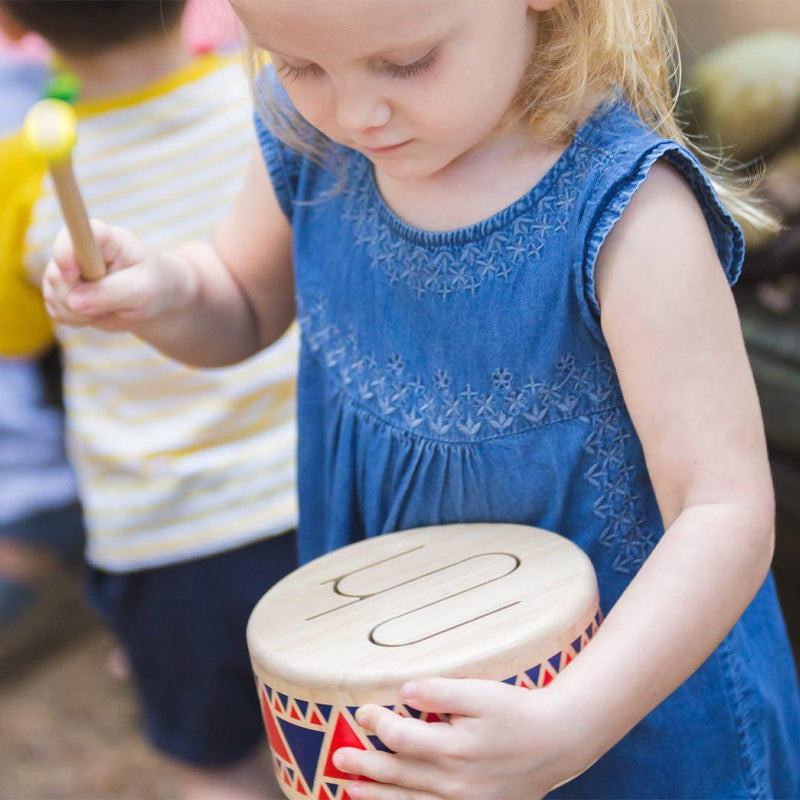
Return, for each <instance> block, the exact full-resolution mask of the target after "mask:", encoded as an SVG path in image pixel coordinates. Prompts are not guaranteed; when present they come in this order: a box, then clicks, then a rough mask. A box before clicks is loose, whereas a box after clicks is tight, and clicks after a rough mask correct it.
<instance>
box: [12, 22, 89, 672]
mask: <svg viewBox="0 0 800 800" xmlns="http://www.w3.org/2000/svg"><path fill="white" fill-rule="evenodd" d="M48 77H49V71H48V69H47V67H46V66H45V64H44V63H43V54H42V53H41V50H39V49H32V48H31V45H30V44H26V46H25V47H24V48H23V47H16V46H15V45H14V44H13V43H12V42H9V41H8V40H6V39H5V38H4V37H3V35H2V31H0V96H2V98H3V102H2V105H0V137H2V136H4V135H6V134H7V133H8V132H10V131H12V130H16V129H18V128H19V126H20V124H21V123H22V120H23V119H24V118H25V114H26V112H27V110H28V109H29V108H30V106H31V105H32V104H33V103H34V102H36V100H38V99H39V97H41V93H42V90H43V88H44V87H45V85H46V83H47V81H48ZM0 169H2V167H0ZM44 363H45V360H44V359H38V360H34V359H30V360H29V359H15V360H8V359H3V358H0V640H5V641H6V642H7V641H8V639H7V636H8V635H9V634H11V633H16V632H17V631H19V630H21V628H25V627H26V620H27V614H26V612H28V611H30V610H32V609H33V608H34V607H35V606H36V605H37V601H38V600H42V601H43V602H47V601H46V599H45V598H46V596H47V595H48V593H49V592H50V589H51V588H52V587H53V582H54V578H55V576H57V575H58V573H59V568H60V566H61V563H60V562H61V561H62V559H65V558H66V559H67V560H70V561H71V560H77V559H78V558H79V557H80V553H81V551H82V549H83V527H82V522H81V513H80V508H79V506H78V503H77V496H78V494H77V491H78V490H77V485H76V483H75V477H74V475H73V474H72V471H71V469H70V466H69V464H68V463H67V458H66V454H65V452H64V435H63V426H64V420H63V415H62V413H61V410H60V408H58V407H57V405H56V404H55V403H54V402H51V401H52V400H53V398H50V397H48V391H47V389H48V385H49V382H48V381H46V380H45V374H44ZM46 363H47V364H48V365H50V364H56V363H57V357H56V356H55V353H52V354H51V355H50V356H49V357H48V358H47V359H46ZM50 371H51V370H49V371H48V374H49V372H50ZM55 591H56V592H58V590H57V589H56V590H55ZM52 597H54V596H51V599H52ZM17 622H19V623H20V625H17V624H16V623H17ZM26 633H27V631H26ZM39 633H41V632H36V633H34V636H38V635H39ZM16 638H17V639H18V638H19V637H16ZM22 638H23V639H26V636H25V634H23V635H22ZM12 651H15V652H16V648H12ZM0 654H2V657H3V658H5V657H6V656H7V653H6V651H5V648H0Z"/></svg>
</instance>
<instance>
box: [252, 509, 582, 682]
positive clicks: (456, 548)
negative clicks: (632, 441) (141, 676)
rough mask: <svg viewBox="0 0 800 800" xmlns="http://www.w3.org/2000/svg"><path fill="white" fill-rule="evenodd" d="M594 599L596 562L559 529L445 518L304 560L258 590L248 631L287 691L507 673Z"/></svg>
mask: <svg viewBox="0 0 800 800" xmlns="http://www.w3.org/2000/svg"><path fill="white" fill-rule="evenodd" d="M597 601H598V598H597V583H596V579H595V575H594V570H593V568H592V565H591V563H590V561H589V559H588V558H587V557H586V555H585V554H584V553H583V552H582V551H581V550H580V549H579V548H578V547H577V546H575V545H574V544H572V543H571V542H569V541H568V540H567V539H564V538H563V537H561V536H558V535H556V534H554V533H550V532H548V531H544V530H540V529H538V528H529V527H525V526H521V525H506V524H468V525H467V524H465V525H445V526H437V527H431V528H418V529H416V530H411V531H403V532H401V533H394V534H388V535H385V536H380V537H377V538H374V539H369V540H366V541H363V542H357V543H356V544H352V545H350V546H348V547H345V548H342V549H341V550H337V551H335V552H333V553H329V554H328V555H326V556H323V557H322V558H318V559H317V560H315V561H312V562H311V563H309V564H306V565H305V566H303V567H301V568H300V569H298V570H296V571H295V572H293V573H292V574H291V575H289V576H287V577H286V578H284V579H283V580H282V581H281V582H280V583H278V584H277V585H276V586H274V587H273V588H272V589H271V590H270V591H269V592H268V593H267V594H266V595H265V596H264V597H263V598H262V599H261V601H260V602H259V603H258V605H257V606H256V608H255V610H254V611H253V613H252V615H251V617H250V622H249V624H248V629H247V639H248V645H249V647H250V653H251V656H252V658H253V662H254V668H255V670H256V672H257V674H259V676H260V677H261V678H262V679H264V680H267V681H268V682H269V683H270V685H272V686H278V687H280V686H283V687H285V688H286V689H287V690H291V688H292V687H307V688H309V689H317V690H320V691H322V692H323V693H327V691H339V690H343V691H346V692H353V693H357V694H361V693H362V692H363V691H365V690H377V691H380V690H383V689H386V688H389V687H391V688H392V689H395V690H396V687H397V686H399V684H400V683H402V682H403V681H405V680H408V679H411V678H415V677H421V676H422V675H442V676H453V677H460V676H467V675H468V676H471V677H487V678H488V677H491V678H497V679H504V678H505V677H508V676H510V675H514V674H515V673H516V672H518V671H519V670H520V669H525V668H527V667H530V666H532V665H533V664H535V663H538V662H541V661H543V660H545V659H547V658H549V657H550V656H552V655H553V654H554V653H557V652H558V651H559V650H560V649H561V648H562V647H563V646H564V645H565V643H567V642H569V641H571V640H572V639H574V638H575V636H580V635H581V631H582V630H583V629H584V628H585V627H586V624H587V620H588V621H591V619H592V617H593V616H594V614H595V612H596V611H597Z"/></svg>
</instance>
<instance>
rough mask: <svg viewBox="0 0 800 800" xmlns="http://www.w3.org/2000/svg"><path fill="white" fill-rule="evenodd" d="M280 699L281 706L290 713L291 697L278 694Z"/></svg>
mask: <svg viewBox="0 0 800 800" xmlns="http://www.w3.org/2000/svg"><path fill="white" fill-rule="evenodd" d="M278 697H280V699H281V704H282V705H283V707H284V708H285V709H286V710H287V711H288V710H289V695H286V694H281V693H280V692H278Z"/></svg>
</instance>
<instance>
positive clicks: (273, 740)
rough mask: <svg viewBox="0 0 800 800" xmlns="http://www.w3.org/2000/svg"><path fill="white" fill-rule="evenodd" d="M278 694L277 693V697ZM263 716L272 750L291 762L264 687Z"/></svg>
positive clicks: (262, 694)
mask: <svg viewBox="0 0 800 800" xmlns="http://www.w3.org/2000/svg"><path fill="white" fill-rule="evenodd" d="M277 696H278V695H277V693H276V695H275V697H277ZM261 716H262V717H263V718H264V727H265V728H266V729H267V738H268V739H269V746H270V747H271V748H272V752H273V753H274V754H275V755H276V756H278V758H282V759H283V760H284V761H289V762H291V760H292V757H291V756H290V755H289V751H288V750H287V747H286V743H285V742H284V741H283V734H282V733H281V732H280V731H279V730H278V726H277V725H276V724H275V719H274V717H273V716H272V711H270V708H269V703H268V702H267V693H266V691H265V690H264V689H263V688H262V689H261Z"/></svg>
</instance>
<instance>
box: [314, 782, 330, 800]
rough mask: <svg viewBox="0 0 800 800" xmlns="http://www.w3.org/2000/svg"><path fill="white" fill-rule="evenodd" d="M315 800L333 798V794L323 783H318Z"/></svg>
mask: <svg viewBox="0 0 800 800" xmlns="http://www.w3.org/2000/svg"><path fill="white" fill-rule="evenodd" d="M317 800H334V796H333V795H332V794H331V793H330V792H329V791H328V790H327V789H326V788H325V784H324V783H320V785H319V790H318V791H317Z"/></svg>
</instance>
